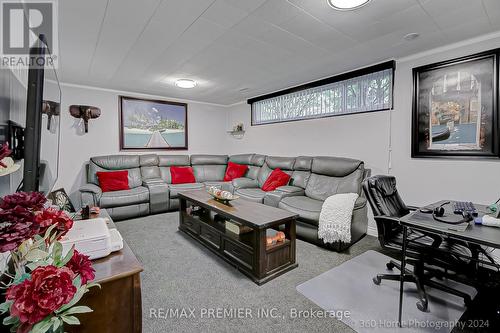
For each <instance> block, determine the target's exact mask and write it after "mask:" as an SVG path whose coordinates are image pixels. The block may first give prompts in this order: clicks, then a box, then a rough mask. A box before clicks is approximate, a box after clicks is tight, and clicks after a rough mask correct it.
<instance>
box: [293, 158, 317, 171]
mask: <svg viewBox="0 0 500 333" xmlns="http://www.w3.org/2000/svg"><path fill="white" fill-rule="evenodd" d="M312 159H313V158H312V157H310V156H299V157H296V158H295V163H294V165H293V170H296V171H311V165H312Z"/></svg>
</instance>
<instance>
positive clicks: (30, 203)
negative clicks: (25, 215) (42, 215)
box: [0, 192, 47, 211]
mask: <svg viewBox="0 0 500 333" xmlns="http://www.w3.org/2000/svg"><path fill="white" fill-rule="evenodd" d="M46 202H47V199H46V198H45V196H44V195H43V193H40V192H17V193H14V194H10V195H6V196H5V197H3V198H2V199H1V200H0V208H1V209H3V210H8V209H13V208H15V207H17V206H21V207H24V208H26V209H29V210H31V211H37V210H40V209H42V208H43V207H44V205H45V203H46Z"/></svg>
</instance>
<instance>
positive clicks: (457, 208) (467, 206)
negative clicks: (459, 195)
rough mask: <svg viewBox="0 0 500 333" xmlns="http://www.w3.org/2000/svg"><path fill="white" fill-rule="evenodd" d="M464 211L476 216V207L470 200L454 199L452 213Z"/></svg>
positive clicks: (458, 213)
mask: <svg viewBox="0 0 500 333" xmlns="http://www.w3.org/2000/svg"><path fill="white" fill-rule="evenodd" d="M464 212H467V213H470V214H471V215H472V216H477V210H476V207H474V204H473V203H472V202H465V201H456V202H455V203H454V204H453V213H455V214H457V215H462V214H463V213H464Z"/></svg>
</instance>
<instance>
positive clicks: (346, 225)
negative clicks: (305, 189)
mask: <svg viewBox="0 0 500 333" xmlns="http://www.w3.org/2000/svg"><path fill="white" fill-rule="evenodd" d="M358 197H359V195H358V194H357V193H341V194H334V195H332V196H330V197H328V198H326V200H325V202H324V203H323V206H322V207H321V213H320V215H319V228H318V238H319V239H322V240H323V242H325V243H334V242H337V241H341V242H345V243H350V242H351V217H352V211H353V209H354V203H355V202H356V199H358Z"/></svg>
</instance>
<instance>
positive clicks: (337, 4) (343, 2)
mask: <svg viewBox="0 0 500 333" xmlns="http://www.w3.org/2000/svg"><path fill="white" fill-rule="evenodd" d="M370 1H371V0H327V2H328V4H329V5H330V7H332V8H333V9H336V10H354V9H358V8H361V7H363V6H364V5H366V4H367V3H369V2H370Z"/></svg>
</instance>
